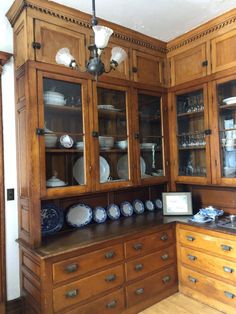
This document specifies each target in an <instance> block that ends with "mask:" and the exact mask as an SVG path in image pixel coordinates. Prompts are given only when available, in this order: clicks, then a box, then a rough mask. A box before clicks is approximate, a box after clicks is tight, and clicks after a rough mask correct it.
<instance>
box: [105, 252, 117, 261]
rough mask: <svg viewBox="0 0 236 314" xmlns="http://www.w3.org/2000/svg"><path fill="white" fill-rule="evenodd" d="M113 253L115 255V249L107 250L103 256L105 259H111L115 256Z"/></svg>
mask: <svg viewBox="0 0 236 314" xmlns="http://www.w3.org/2000/svg"><path fill="white" fill-rule="evenodd" d="M115 255H116V252H115V251H109V252H107V253H106V254H105V258H106V259H111V258H113V257H115Z"/></svg>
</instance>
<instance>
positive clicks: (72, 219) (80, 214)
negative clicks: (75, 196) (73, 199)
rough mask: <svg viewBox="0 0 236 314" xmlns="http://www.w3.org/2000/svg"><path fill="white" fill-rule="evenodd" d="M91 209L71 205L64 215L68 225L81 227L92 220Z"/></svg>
mask: <svg viewBox="0 0 236 314" xmlns="http://www.w3.org/2000/svg"><path fill="white" fill-rule="evenodd" d="M92 217H93V212H92V209H91V208H90V207H89V206H87V205H85V204H75V205H72V206H71V207H70V208H69V210H68V212H67V215H66V221H67V223H68V225H70V226H72V227H83V226H85V225H87V224H89V223H90V222H91V220H92Z"/></svg>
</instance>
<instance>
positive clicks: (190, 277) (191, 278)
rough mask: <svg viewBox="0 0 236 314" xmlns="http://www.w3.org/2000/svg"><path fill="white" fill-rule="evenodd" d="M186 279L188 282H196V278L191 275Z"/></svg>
mask: <svg viewBox="0 0 236 314" xmlns="http://www.w3.org/2000/svg"><path fill="white" fill-rule="evenodd" d="M188 280H189V281H190V282H192V283H197V282H198V280H197V279H196V278H194V277H192V276H188Z"/></svg>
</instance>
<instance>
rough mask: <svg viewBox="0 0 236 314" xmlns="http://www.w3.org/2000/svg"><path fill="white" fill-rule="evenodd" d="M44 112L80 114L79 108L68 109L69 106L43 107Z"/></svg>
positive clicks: (80, 109)
mask: <svg viewBox="0 0 236 314" xmlns="http://www.w3.org/2000/svg"><path fill="white" fill-rule="evenodd" d="M44 108H45V111H46V110H49V111H57V112H63V113H73V114H75V113H77V114H80V113H81V112H82V108H81V107H70V106H58V105H50V104H49V105H45V106H44Z"/></svg>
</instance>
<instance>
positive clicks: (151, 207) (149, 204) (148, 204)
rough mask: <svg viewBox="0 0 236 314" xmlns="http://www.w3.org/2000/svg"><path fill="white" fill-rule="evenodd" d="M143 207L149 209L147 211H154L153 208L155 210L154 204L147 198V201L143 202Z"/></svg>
mask: <svg viewBox="0 0 236 314" xmlns="http://www.w3.org/2000/svg"><path fill="white" fill-rule="evenodd" d="M145 207H146V209H147V210H149V211H154V210H155V204H154V203H153V201H151V200H147V201H146V202H145Z"/></svg>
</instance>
